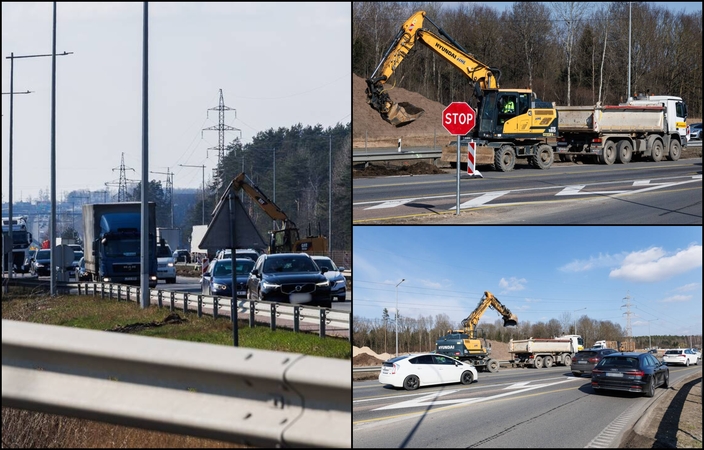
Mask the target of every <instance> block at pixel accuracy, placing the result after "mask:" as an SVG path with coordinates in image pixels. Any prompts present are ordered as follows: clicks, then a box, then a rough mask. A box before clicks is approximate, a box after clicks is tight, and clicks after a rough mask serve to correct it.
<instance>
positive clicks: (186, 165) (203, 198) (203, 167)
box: [179, 164, 205, 225]
mask: <svg viewBox="0 0 704 450" xmlns="http://www.w3.org/2000/svg"><path fill="white" fill-rule="evenodd" d="M179 166H181V167H200V168H202V169H203V197H202V202H203V222H202V223H201V224H202V225H205V164H204V165H202V166H192V165H189V164H179Z"/></svg>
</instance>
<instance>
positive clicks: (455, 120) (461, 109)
mask: <svg viewBox="0 0 704 450" xmlns="http://www.w3.org/2000/svg"><path fill="white" fill-rule="evenodd" d="M475 121H476V117H475V115H474V109H472V107H471V106H469V104H467V103H465V102H452V103H450V105H449V106H448V107H447V108H445V109H444V110H443V111H442V126H443V127H445V129H446V130H447V131H449V132H450V134H452V135H455V136H464V135H465V134H467V133H469V132H470V131H472V128H474V124H475Z"/></svg>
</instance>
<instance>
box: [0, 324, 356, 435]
mask: <svg viewBox="0 0 704 450" xmlns="http://www.w3.org/2000/svg"><path fill="white" fill-rule="evenodd" d="M350 365H351V363H350V361H349V360H339V359H333V358H322V357H317V356H307V355H302V354H298V353H285V352H274V351H267V350H253V349H247V348H241V347H228V346H223V345H214V344H203V343H196V342H186V341H175V340H171V339H154V338H150V337H144V336H134V335H125V334H121V333H106V332H104V331H95V330H85V329H76V328H70V327H61V326H54V325H40V324H35V323H29V322H18V321H12V320H4V319H3V321H2V405H3V407H11V408H20V409H28V410H33V411H40V412H46V413H52V414H62V415H66V416H73V417H79V418H85V419H90V420H100V421H104V422H109V423H114V424H118V425H125V426H133V427H139V428H146V429H151V430H157V431H165V432H169V433H177V434H185V435H192V436H199V437H204V438H208V439H218V440H224V441H230V442H237V443H241V444H244V445H248V446H253V445H254V446H262V447H320V448H330V447H336V448H343V447H346V448H350V447H351V445H352V431H351V427H350V423H351V421H352V412H351V402H350V393H351V379H350V375H349V374H350Z"/></svg>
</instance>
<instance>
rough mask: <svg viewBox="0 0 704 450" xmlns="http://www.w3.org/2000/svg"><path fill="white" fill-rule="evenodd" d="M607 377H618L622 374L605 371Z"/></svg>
mask: <svg viewBox="0 0 704 450" xmlns="http://www.w3.org/2000/svg"><path fill="white" fill-rule="evenodd" d="M606 376H607V377H619V378H622V377H623V374H622V373H621V372H606Z"/></svg>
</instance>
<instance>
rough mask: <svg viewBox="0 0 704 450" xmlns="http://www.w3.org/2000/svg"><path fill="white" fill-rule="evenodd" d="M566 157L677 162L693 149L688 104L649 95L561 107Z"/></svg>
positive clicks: (561, 150)
mask: <svg viewBox="0 0 704 450" xmlns="http://www.w3.org/2000/svg"><path fill="white" fill-rule="evenodd" d="M555 109H556V110H557V113H558V114H557V116H558V120H557V129H558V137H557V146H556V147H555V151H554V154H555V155H556V157H557V158H559V159H560V160H561V161H567V160H574V159H576V158H588V159H592V160H595V161H596V162H599V163H601V164H608V165H610V164H613V163H615V162H618V163H621V164H628V163H629V162H631V160H638V159H650V160H652V161H655V162H657V161H660V160H662V159H663V158H664V157H666V158H667V159H669V160H671V161H677V160H678V159H679V158H680V154H681V153H682V149H683V148H686V147H687V124H686V123H685V121H686V119H687V105H686V103H685V102H684V101H683V100H682V98H680V97H673V96H667V95H659V96H655V95H649V96H639V97H635V98H629V99H628V101H627V102H625V103H621V104H619V105H614V106H606V105H602V104H601V103H597V104H596V105H594V106H556V107H555Z"/></svg>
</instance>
